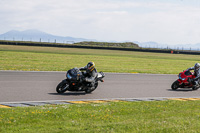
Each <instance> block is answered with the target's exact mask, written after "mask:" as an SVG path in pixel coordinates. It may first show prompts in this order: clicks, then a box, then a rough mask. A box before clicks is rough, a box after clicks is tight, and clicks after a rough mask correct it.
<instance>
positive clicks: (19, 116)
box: [0, 101, 200, 133]
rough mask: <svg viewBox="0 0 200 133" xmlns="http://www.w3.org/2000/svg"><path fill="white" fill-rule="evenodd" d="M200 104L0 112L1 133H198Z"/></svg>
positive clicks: (79, 106) (106, 105) (59, 107)
mask: <svg viewBox="0 0 200 133" xmlns="http://www.w3.org/2000/svg"><path fill="white" fill-rule="evenodd" d="M199 105H200V101H187V102H183V101H151V102H147V101H146V102H145V101H143V102H111V103H102V104H73V105H71V104H70V105H69V104H67V105H56V106H52V105H51V106H37V107H20V108H18V107H17V108H10V109H0V132H2V133H15V132H17V133H18V132H19V133H27V132H28V133H36V132H37V133H39V132H40V133H50V132H51V133H53V132H59V133H66V132H71V133H75V132H76V133H78V132H81V133H84V132H87V133H98V132H101V133H106V132H109V133H114V132H118V133H125V132H131V133H136V132H139V133H161V132H162V133H197V132H199V129H200V124H199V120H200V109H199Z"/></svg>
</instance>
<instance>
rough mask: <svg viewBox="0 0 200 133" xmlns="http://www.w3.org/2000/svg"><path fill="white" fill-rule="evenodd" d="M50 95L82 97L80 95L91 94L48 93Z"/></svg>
mask: <svg viewBox="0 0 200 133" xmlns="http://www.w3.org/2000/svg"><path fill="white" fill-rule="evenodd" d="M48 94H49V95H61V96H80V95H86V94H90V93H85V92H83V93H80V92H67V93H61V94H59V93H48Z"/></svg>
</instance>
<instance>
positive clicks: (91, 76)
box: [79, 62, 98, 91]
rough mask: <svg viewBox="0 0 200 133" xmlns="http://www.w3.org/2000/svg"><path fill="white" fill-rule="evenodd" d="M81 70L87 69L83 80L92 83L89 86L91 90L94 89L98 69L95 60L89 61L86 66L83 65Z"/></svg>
mask: <svg viewBox="0 0 200 133" xmlns="http://www.w3.org/2000/svg"><path fill="white" fill-rule="evenodd" d="M79 70H81V71H82V70H85V73H84V76H85V78H84V79H82V81H86V82H88V83H90V84H89V85H90V87H89V90H88V91H90V90H92V89H94V87H95V86H94V84H95V78H96V77H97V75H98V74H97V70H96V68H95V64H94V62H88V64H87V65H86V66H85V67H81V68H79Z"/></svg>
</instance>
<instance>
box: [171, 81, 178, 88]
mask: <svg viewBox="0 0 200 133" xmlns="http://www.w3.org/2000/svg"><path fill="white" fill-rule="evenodd" d="M178 87H179V82H178V80H176V81H174V83H173V84H172V85H171V88H172V90H177V89H178Z"/></svg>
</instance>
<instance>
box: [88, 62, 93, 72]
mask: <svg viewBox="0 0 200 133" xmlns="http://www.w3.org/2000/svg"><path fill="white" fill-rule="evenodd" d="M94 67H95V64H94V62H89V63H88V64H87V70H89V71H93V70H94Z"/></svg>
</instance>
